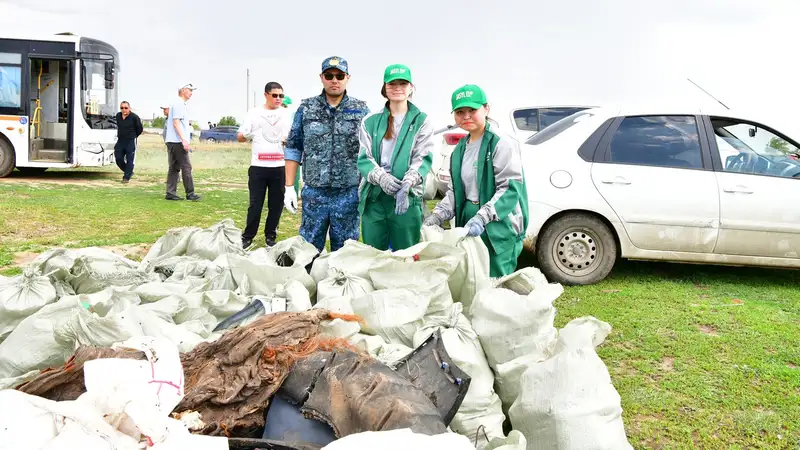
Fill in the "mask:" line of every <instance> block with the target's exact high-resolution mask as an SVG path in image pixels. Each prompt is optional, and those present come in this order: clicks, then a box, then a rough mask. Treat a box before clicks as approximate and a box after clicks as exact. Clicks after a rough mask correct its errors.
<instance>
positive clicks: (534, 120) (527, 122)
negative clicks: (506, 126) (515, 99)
mask: <svg viewBox="0 0 800 450" xmlns="http://www.w3.org/2000/svg"><path fill="white" fill-rule="evenodd" d="M514 124H515V125H516V126H517V128H518V129H520V130H522V131H539V110H538V109H537V108H525V109H518V110H516V111H514Z"/></svg>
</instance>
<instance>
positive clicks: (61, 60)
mask: <svg viewBox="0 0 800 450" xmlns="http://www.w3.org/2000/svg"><path fill="white" fill-rule="evenodd" d="M28 57H29V68H30V78H29V81H30V86H29V94H30V95H29V96H28V102H29V105H28V111H29V120H30V127H29V130H30V131H29V135H30V147H29V152H28V158H29V161H31V162H44V163H46V162H52V163H71V162H74V161H73V160H74V151H73V149H74V140H75V136H74V129H75V127H74V126H73V124H74V117H73V109H74V108H73V106H74V105H73V99H74V98H75V78H74V73H75V70H74V67H75V66H74V64H75V62H74V61H75V58H76V51H75V44H74V43H69V42H32V43H31V44H30V51H29V53H28Z"/></svg>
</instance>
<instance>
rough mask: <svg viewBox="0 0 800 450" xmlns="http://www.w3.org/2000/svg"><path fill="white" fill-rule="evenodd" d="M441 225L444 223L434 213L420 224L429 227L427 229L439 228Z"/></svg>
mask: <svg viewBox="0 0 800 450" xmlns="http://www.w3.org/2000/svg"><path fill="white" fill-rule="evenodd" d="M442 223H444V221H443V220H442V219H441V218H440V217H439V216H438V215H437V214H436V213H435V212H433V213H431V215H430V216H428V217H426V218H425V221H424V222H422V224H423V225H426V226H429V227H430V226H437V227H441V226H442Z"/></svg>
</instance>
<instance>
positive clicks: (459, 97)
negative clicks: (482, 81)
mask: <svg viewBox="0 0 800 450" xmlns="http://www.w3.org/2000/svg"><path fill="white" fill-rule="evenodd" d="M486 103H487V101H486V93H485V92H483V89H481V88H479V87H478V86H476V85H474V84H467V85H464V86H461V87H460V88H458V89H456V90H455V92H453V97H452V98H451V99H450V104H451V106H452V107H453V111H455V110H457V109H458V108H472V109H478V108H480V107H481V106H483V105H485V104H486Z"/></svg>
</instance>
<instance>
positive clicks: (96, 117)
mask: <svg viewBox="0 0 800 450" xmlns="http://www.w3.org/2000/svg"><path fill="white" fill-rule="evenodd" d="M80 47H81V61H80V67H81V83H80V87H81V103H82V104H83V105H85V107H84V108H83V111H84V114H85V119H86V123H87V124H89V126H90V127H92V128H93V129H113V128H116V127H117V126H116V123H115V121H114V116H116V114H117V108H118V107H119V99H118V98H117V95H118V94H117V83H115V82H114V78H115V76H116V75H117V74H118V72H119V65H118V64H119V63H118V61H119V55H118V54H117V52H116V50H114V48H113V47H111V46H110V45H108V44H106V43H104V42H102V41H98V40H96V39H90V38H82V39H81V43H80Z"/></svg>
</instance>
